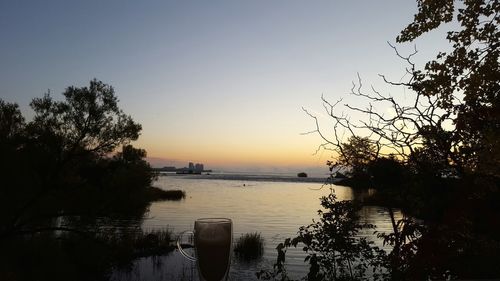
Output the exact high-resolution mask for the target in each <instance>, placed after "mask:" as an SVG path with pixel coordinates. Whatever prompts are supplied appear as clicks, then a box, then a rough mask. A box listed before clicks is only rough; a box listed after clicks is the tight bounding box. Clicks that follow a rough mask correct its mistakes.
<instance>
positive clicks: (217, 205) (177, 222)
mask: <svg viewBox="0 0 500 281" xmlns="http://www.w3.org/2000/svg"><path fill="white" fill-rule="evenodd" d="M219 178H220V177H219ZM248 179H249V178H248V177H242V178H241V179H238V178H237V177H234V176H232V177H231V178H230V179H229V180H227V179H207V178H206V177H203V178H200V177H196V176H180V175H168V176H161V177H159V179H158V181H157V182H156V183H155V184H154V185H155V186H157V187H160V188H162V189H165V190H169V189H182V190H184V191H186V199H184V200H182V201H178V202H174V201H163V202H157V203H153V204H152V205H151V207H150V211H149V213H148V214H147V218H146V219H145V220H144V222H143V225H142V227H143V228H144V229H156V228H169V229H171V230H173V232H174V233H176V234H178V233H180V232H181V231H184V230H192V229H193V226H194V221H195V220H196V219H197V218H203V217H227V218H230V219H232V220H233V231H234V237H233V239H234V240H236V239H237V238H238V237H240V236H241V235H242V234H245V233H249V232H259V233H261V235H262V236H263V237H264V240H265V245H264V255H263V257H262V258H261V259H259V260H257V261H253V262H250V263H249V262H243V261H239V260H237V259H236V258H234V257H233V262H232V265H231V271H230V278H231V280H256V278H255V272H257V271H259V270H260V269H263V268H272V265H273V264H274V262H275V260H276V250H275V248H276V245H278V243H280V242H283V240H284V239H286V238H288V237H293V236H295V235H296V233H297V230H298V228H299V227H300V226H302V225H308V224H310V223H311V222H312V219H316V218H318V216H317V211H318V210H319V209H320V204H319V203H320V201H319V198H320V197H321V196H325V195H328V194H329V193H330V187H331V186H329V185H326V186H323V185H322V184H321V183H315V182H276V181H267V180H253V179H250V180H248ZM332 187H334V188H335V193H336V194H337V198H338V199H339V200H350V199H353V198H362V197H363V196H366V195H367V194H366V192H365V193H360V192H354V191H353V190H352V189H350V188H348V187H343V186H332ZM397 215H398V216H399V215H400V214H399V213H398V214H397ZM361 216H362V220H363V221H366V222H368V223H371V224H374V225H376V226H377V231H379V232H390V231H391V222H390V219H389V216H388V213H387V211H386V210H385V209H384V208H381V207H376V206H373V207H372V206H369V207H364V208H363V209H362V211H361ZM366 235H367V236H371V237H372V238H373V239H374V240H376V237H375V236H374V235H373V230H370V231H368V232H367V233H366ZM376 242H377V244H379V243H380V241H376ZM303 259H304V254H303V252H302V251H300V250H297V249H291V250H289V251H288V252H287V269H288V271H289V273H291V275H292V276H295V277H300V276H303V275H304V273H305V272H306V271H307V266H306V264H305V263H304V262H303ZM112 279H113V280H197V274H196V268H195V265H194V264H192V263H191V262H189V261H187V260H184V259H183V258H182V256H181V255H180V254H179V253H178V252H177V251H174V252H172V253H169V254H167V255H165V256H161V257H157V258H143V259H139V260H137V261H136V262H135V264H134V267H133V269H132V270H131V271H130V272H126V273H125V272H115V273H114V274H113V277H112Z"/></svg>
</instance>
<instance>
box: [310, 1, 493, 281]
mask: <svg viewBox="0 0 500 281" xmlns="http://www.w3.org/2000/svg"><path fill="white" fill-rule="evenodd" d="M417 6H418V12H417V14H416V15H415V18H414V21H413V22H412V23H410V24H409V25H408V26H407V27H406V28H405V29H404V30H403V31H402V32H401V34H400V35H399V36H398V37H397V42H411V41H413V40H414V39H416V38H418V37H420V36H421V35H422V34H424V33H426V32H429V31H432V30H434V29H436V28H438V27H439V26H441V25H442V24H443V23H448V22H454V23H455V25H448V26H451V27H452V28H455V30H451V31H449V32H448V33H447V35H446V40H447V41H448V42H449V43H450V44H451V46H452V50H451V51H450V52H439V53H438V54H437V56H436V58H435V59H434V60H431V61H429V62H428V63H427V64H426V65H425V66H424V68H423V69H417V68H416V65H415V64H414V63H413V57H414V56H415V55H416V54H417V52H416V51H415V52H413V53H411V54H409V55H402V54H400V52H399V51H398V50H397V49H396V47H394V46H392V45H390V46H391V47H392V48H393V49H394V51H395V53H396V55H397V56H398V57H400V58H401V59H402V60H403V62H404V63H405V64H407V70H406V71H407V75H406V77H408V78H407V80H405V81H399V82H393V81H391V80H390V79H388V78H387V77H386V76H384V75H380V76H381V78H382V79H383V81H385V82H386V83H388V84H389V85H390V86H394V87H399V88H400V89H409V90H411V91H410V93H408V92H407V94H406V99H408V95H412V98H411V101H410V102H404V101H402V99H400V97H399V96H397V95H396V96H391V95H389V94H384V93H382V92H380V91H378V90H377V89H375V88H373V87H372V88H371V90H370V91H366V90H365V89H364V87H363V84H362V81H361V78H360V77H359V75H358V80H357V82H356V83H354V84H353V87H352V90H351V93H350V94H351V95H354V96H356V97H358V98H361V99H364V101H366V103H367V105H359V104H342V103H341V102H342V100H339V101H337V102H335V103H331V102H329V101H327V100H326V99H325V98H323V97H322V101H323V106H324V109H325V112H326V113H327V114H328V116H329V117H330V118H331V120H332V121H333V129H334V131H333V135H332V136H329V135H327V134H326V133H325V130H324V129H323V128H321V127H320V126H319V122H318V118H317V117H316V116H314V115H312V114H310V113H309V112H307V111H306V113H307V114H309V115H310V116H311V117H312V118H313V119H314V120H315V124H316V130H314V131H313V132H312V133H318V134H319V135H320V136H321V137H322V138H323V140H324V143H323V144H322V145H320V148H325V149H331V150H334V151H338V150H339V148H341V147H342V145H343V143H344V142H345V140H346V139H347V140H348V139H349V138H352V137H353V136H355V137H357V138H368V139H369V141H370V142H371V143H374V144H376V145H377V148H378V151H379V154H378V156H382V157H390V156H391V155H393V160H388V158H382V160H380V159H376V160H373V161H370V163H369V164H368V167H369V169H368V171H369V172H370V173H371V175H370V176H371V177H372V180H373V182H374V183H375V187H377V188H378V189H379V191H380V192H378V193H379V194H378V196H380V197H385V198H386V200H385V202H384V204H388V205H389V208H388V209H389V213H390V214H391V215H390V217H391V221H392V225H393V233H392V234H389V235H385V236H384V235H383V238H384V239H385V242H386V243H388V244H390V245H392V246H393V247H394V250H393V252H392V253H391V255H390V258H391V262H390V266H391V268H392V269H391V272H392V273H394V274H395V275H393V277H394V278H396V279H402V278H417V279H425V278H429V276H434V277H437V276H440V278H442V276H450V277H457V276H458V277H461V278H478V277H481V278H492V277H498V276H499V274H500V272H498V270H497V267H495V266H494V265H493V264H492V261H493V260H498V258H499V257H498V255H497V254H494V253H495V252H496V253H498V250H499V249H500V248H499V247H498V245H500V243H499V241H498V237H500V235H499V233H500V224H499V223H498V220H497V219H494V218H495V217H498V216H499V215H500V213H499V211H498V208H497V207H495V206H496V205H497V204H498V202H499V200H500V185H499V183H500V170H499V169H500V168H499V167H500V157H499V156H500V150H499V149H500V142H499V140H500V108H499V106H500V82H499V81H500V67H499V63H500V58H499V55H500V50H499V47H500V40H499V39H500V33H499V28H500V1H498V0H491V1H488V0H474V1H468V0H464V1H458V0H457V1H440V0H425V1H424V0H417ZM387 108H389V109H390V111H391V113H390V114H387ZM381 109H383V110H384V111H383V112H382V111H380V110H381ZM350 114H356V115H359V114H361V115H364V118H361V119H359V121H353V119H351V118H350ZM357 120H358V119H357ZM342 157H343V155H342V153H338V157H337V161H332V162H334V163H341V162H342V161H341V160H342ZM361 159H362V158H361ZM332 162H329V165H331V163H332ZM397 176H401V177H400V178H399V180H398V179H397ZM388 177H391V179H388ZM392 177H394V178H392ZM398 184H400V188H399V189H397V188H394V187H395V185H398ZM391 201H392V202H391ZM394 205H397V206H401V207H403V208H404V210H405V211H406V212H411V213H413V214H419V215H422V214H427V215H426V216H425V218H426V219H427V220H426V221H425V224H424V225H422V224H419V223H416V222H415V221H414V220H411V219H410V218H407V217H405V218H404V219H403V220H400V221H395V220H394V215H393V212H392V208H391V206H394ZM407 241H411V243H409V242H407ZM485 245H490V248H487V247H485ZM470 264H474V266H469V265H470ZM443 274H444V275H443Z"/></svg>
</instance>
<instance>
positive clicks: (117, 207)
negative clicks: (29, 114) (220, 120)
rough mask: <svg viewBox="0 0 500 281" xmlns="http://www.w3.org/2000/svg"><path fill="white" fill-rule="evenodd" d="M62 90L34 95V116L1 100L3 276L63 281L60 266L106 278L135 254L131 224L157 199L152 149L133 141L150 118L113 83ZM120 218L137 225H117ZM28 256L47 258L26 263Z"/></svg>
mask: <svg viewBox="0 0 500 281" xmlns="http://www.w3.org/2000/svg"><path fill="white" fill-rule="evenodd" d="M63 96H64V99H63V100H61V101H59V100H55V99H53V98H52V96H50V95H49V94H46V95H44V96H43V97H41V98H35V99H33V101H32V102H31V104H30V105H31V107H32V109H33V111H34V117H33V119H32V120H29V121H27V122H26V121H25V119H24V117H23V115H22V113H21V112H20V110H19V106H18V105H17V104H13V103H6V102H4V101H3V100H0V155H1V156H2V157H0V171H1V173H2V185H1V186H0V248H2V253H1V254H0V264H2V265H1V266H0V279H2V280H4V279H6V280H32V279H33V278H36V279H39V280H57V278H56V277H57V276H54V275H53V270H54V268H56V267H57V266H60V267H65V269H66V271H65V272H67V275H61V276H60V277H61V278H64V279H67V278H68V276H71V278H74V279H75V280H76V279H82V280H83V279H88V280H97V279H102V278H105V277H106V274H107V273H109V270H110V269H111V267H112V266H114V265H117V263H120V262H124V261H130V259H132V258H133V256H134V254H133V251H135V249H134V247H135V246H134V243H135V242H133V241H129V240H130V239H128V238H124V236H123V235H126V234H124V233H123V231H126V229H127V228H131V229H135V230H134V231H135V232H134V233H138V230H137V229H136V228H137V227H138V226H137V225H136V224H137V222H138V221H139V222H140V220H141V219H142V217H143V215H144V213H145V212H146V210H147V207H148V205H149V203H150V202H151V200H153V199H154V198H153V197H154V195H153V192H152V191H151V190H152V188H151V184H152V181H153V180H154V178H155V176H156V175H155V173H154V172H153V171H152V169H151V167H150V166H149V164H148V163H147V162H146V161H145V159H144V158H145V157H146V151H145V150H143V149H137V148H134V147H133V146H132V145H130V142H131V141H133V140H136V139H137V138H138V136H139V133H140V130H141V125H139V124H137V123H136V122H134V121H133V120H132V118H131V117H130V116H128V115H126V114H125V113H124V112H123V111H122V110H121V109H120V108H119V107H118V99H117V97H116V96H115V93H114V90H113V88H112V87H111V86H109V85H106V84H104V83H103V82H101V81H97V80H92V81H90V85H89V86H88V87H68V88H67V89H66V90H65V91H64V93H63ZM120 147H121V151H118V149H120ZM156 192H158V191H156ZM163 195H164V194H158V196H163ZM118 218H126V219H127V220H123V221H122V222H126V221H128V223H122V226H121V228H120V227H113V224H112V223H111V222H112V221H113V220H115V219H118ZM120 241H121V242H120ZM43 244H47V245H51V246H50V247H52V250H48V249H47V247H45V246H43ZM78 245H81V247H79V246H78ZM84 245H85V246H84ZM37 249H38V250H37ZM35 252H36V253H35ZM26 255H27V256H33V257H39V258H40V259H44V260H45V261H44V263H43V266H37V265H36V263H34V262H33V261H32V260H31V259H27V260H25V263H23V258H22V256H26ZM23 267H27V268H28V270H23V269H22V268H23ZM84 268H85V270H83V269H84ZM32 270H36V271H37V276H36V277H34V276H32V275H31V272H32ZM61 280H62V279H61Z"/></svg>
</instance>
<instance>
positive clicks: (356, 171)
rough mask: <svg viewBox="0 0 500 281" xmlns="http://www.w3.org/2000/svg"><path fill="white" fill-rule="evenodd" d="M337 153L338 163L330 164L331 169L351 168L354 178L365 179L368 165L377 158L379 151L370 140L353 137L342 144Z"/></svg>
mask: <svg viewBox="0 0 500 281" xmlns="http://www.w3.org/2000/svg"><path fill="white" fill-rule="evenodd" d="M337 152H338V153H339V158H338V161H337V162H335V163H333V162H330V163H329V164H330V167H331V168H330V169H331V170H333V168H334V167H349V168H350V169H351V170H350V174H351V175H352V176H354V177H356V176H357V177H363V176H365V175H366V174H367V169H368V165H369V164H370V162H371V161H373V160H374V159H376V158H377V154H378V151H377V149H376V146H375V145H374V144H373V142H372V141H371V140H370V139H368V138H362V137H358V136H351V137H350V138H349V139H348V140H347V142H346V143H343V144H341V145H340V146H339V147H338V149H337Z"/></svg>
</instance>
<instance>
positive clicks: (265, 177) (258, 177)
mask: <svg viewBox="0 0 500 281" xmlns="http://www.w3.org/2000/svg"><path fill="white" fill-rule="evenodd" d="M159 176H166V177H183V178H187V179H213V180H234V181H268V182H311V183H323V184H335V183H337V182H339V181H340V180H341V179H332V178H329V177H328V176H325V177H307V178H305V177H297V175H288V174H252V173H211V174H176V173H175V172H159Z"/></svg>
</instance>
